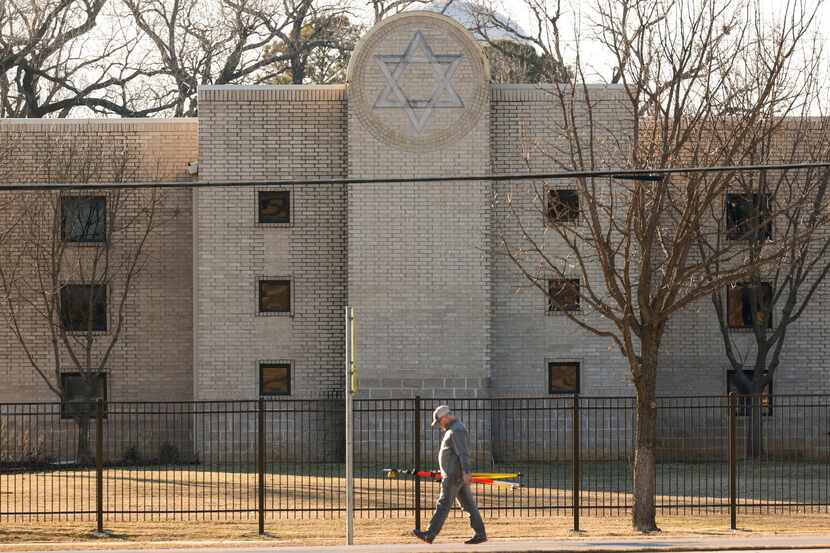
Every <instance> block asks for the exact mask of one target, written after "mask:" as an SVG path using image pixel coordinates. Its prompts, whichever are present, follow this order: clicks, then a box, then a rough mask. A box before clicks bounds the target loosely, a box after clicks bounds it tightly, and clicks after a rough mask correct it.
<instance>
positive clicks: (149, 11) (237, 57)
mask: <svg viewBox="0 0 830 553" xmlns="http://www.w3.org/2000/svg"><path fill="white" fill-rule="evenodd" d="M123 2H124V5H125V6H126V8H127V10H128V15H129V16H130V17H131V18H132V19H133V20H134V21H135V23H136V25H137V26H138V27H139V28H140V29H141V31H142V32H143V33H144V35H145V36H146V37H147V38H148V39H149V41H150V42H151V44H152V50H153V57H154V62H153V63H152V64H151V67H152V68H153V69H154V71H156V72H158V73H159V74H163V75H165V76H166V77H167V78H168V79H169V80H170V85H171V86H170V87H168V89H169V90H173V91H174V95H175V98H174V102H173V103H174V113H175V115H176V116H182V115H190V116H192V115H195V114H196V113H197V106H196V101H197V98H196V90H197V87H198V85H200V84H229V83H261V82H273V81H274V80H277V79H279V78H280V77H281V76H283V75H290V77H291V81H292V82H294V83H302V82H304V81H305V78H306V72H305V65H306V63H307V60H308V57H309V55H311V53H312V52H314V51H315V50H317V49H321V48H322V49H327V48H334V49H348V48H349V46H348V45H343V44H342V43H341V37H340V33H341V32H342V30H343V28H342V25H343V16H344V15H345V14H346V13H347V10H346V7H347V6H345V5H344V4H340V3H337V2H322V1H320V0H210V1H204V0H123Z"/></svg>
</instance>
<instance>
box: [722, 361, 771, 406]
mask: <svg viewBox="0 0 830 553" xmlns="http://www.w3.org/2000/svg"><path fill="white" fill-rule="evenodd" d="M768 374H769V373H768V372H767V371H764V376H767V375H768ZM735 376H736V375H735V370H734V369H730V370H728V371H726V393H727V394H731V393H732V392H735V393H736V394H738V396H739V397H738V416H739V417H748V416H750V414H751V411H752V401H751V399H750V398H749V397H746V396H748V395H749V393H750V390H749V389H748V388H745V387H744V385H743V384H742V382H741V381H740V380H738V379H737V378H735ZM744 376H745V377H746V378H747V379H748V380H752V376H753V371H744ZM760 396H761V413H762V415H763V416H765V417H769V416H770V415H772V382H770V383H769V384H767V385H766V386H764V389H763V391H762V392H761V394H760Z"/></svg>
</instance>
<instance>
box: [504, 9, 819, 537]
mask: <svg viewBox="0 0 830 553" xmlns="http://www.w3.org/2000/svg"><path fill="white" fill-rule="evenodd" d="M526 4H527V5H528V7H529V8H530V9H531V11H532V13H533V14H534V16H535V20H536V22H537V24H538V27H539V28H538V29H536V30H535V32H533V33H532V36H536V37H539V40H540V41H544V42H545V44H546V47H545V51H546V52H550V53H551V55H553V56H554V57H556V59H557V60H558V61H559V63H558V64H556V67H567V66H570V67H573V68H574V75H575V77H574V80H573V82H572V83H571V84H570V85H568V84H561V83H558V80H557V79H555V78H551V79H548V80H549V81H551V82H553V83H555V84H554V85H553V86H551V87H550V88H549V89H548V90H550V97H551V112H550V114H549V121H548V122H547V123H548V125H549V126H551V127H553V128H552V129H549V130H548V133H549V134H548V136H552V137H554V138H552V139H551V140H549V141H548V142H537V143H529V144H527V145H526V153H527V159H528V160H530V163H531V165H532V164H533V163H536V160H538V159H539V158H540V157H544V164H545V166H547V167H550V166H554V167H557V168H560V169H563V170H570V171H586V170H596V169H607V168H609V167H626V168H629V169H634V170H637V171H642V173H643V176H642V178H640V179H639V180H628V179H625V180H623V179H608V178H575V179H573V181H572V183H571V185H572V186H571V188H572V189H573V191H574V192H575V194H571V193H569V191H565V192H562V191H560V190H558V189H556V188H555V187H554V186H553V185H551V188H552V189H549V188H547V187H545V186H543V185H542V184H541V183H540V184H539V185H538V186H533V190H531V191H528V190H527V186H526V185H523V184H522V185H519V184H516V185H512V186H513V190H511V191H510V193H508V194H505V195H503V196H501V197H498V198H496V204H497V209H501V210H502V212H503V213H504V214H505V215H506V216H509V217H511V220H512V224H513V227H512V228H518V229H519V231H518V233H515V232H512V233H505V234H504V235H503V236H500V237H499V238H500V245H501V247H502V253H503V254H504V255H506V256H508V257H509V258H510V259H511V260H512V261H513V263H514V264H515V267H517V268H518V269H519V271H521V273H522V274H523V275H524V276H525V277H526V278H527V279H528V280H529V281H530V282H531V283H532V284H534V285H535V286H537V287H538V288H539V289H540V290H541V291H542V292H543V293H544V294H546V295H547V296H548V297H549V299H550V302H551V304H552V306H553V307H554V308H555V309H557V310H559V311H562V312H563V313H564V314H566V315H567V316H568V317H569V318H570V319H571V320H572V321H573V322H574V323H575V324H576V325H578V326H579V327H580V328H582V329H583V330H584V331H587V332H589V333H591V334H594V335H597V336H600V337H605V338H607V339H608V340H610V341H611V343H613V344H614V345H615V346H616V348H617V349H618V350H619V352H620V353H621V355H622V357H623V358H624V359H625V362H626V364H627V365H628V368H629V370H630V375H631V380H632V383H633V387H634V390H635V395H636V402H635V408H636V415H635V417H636V423H635V436H634V463H633V465H634V466H633V470H634V508H633V525H634V527H635V528H636V529H638V530H640V531H652V530H656V529H657V524H656V458H655V453H656V451H655V450H656V440H657V432H656V421H657V416H656V415H657V412H656V411H657V397H656V391H657V368H658V359H659V354H660V346H661V342H662V341H663V338H664V335H665V331H666V328H667V324H668V323H669V321H670V320H671V318H672V317H673V316H674V315H676V314H677V313H679V312H680V311H682V310H684V309H687V308H688V307H689V306H691V305H692V304H694V303H695V302H698V301H699V300H701V299H705V298H708V297H709V296H710V295H711V294H712V293H713V292H715V291H718V290H721V289H723V288H725V287H728V286H730V285H732V284H734V283H735V282H740V281H742V280H743V279H745V278H746V277H747V275H749V274H751V273H752V272H753V271H754V270H755V269H756V268H763V267H766V266H768V265H769V264H771V263H774V262H776V261H777V260H779V259H781V257H782V256H783V255H785V254H786V251H787V249H788V247H787V245H785V244H781V243H779V242H776V241H774V240H773V241H767V242H765V243H764V244H763V246H762V247H761V248H760V250H759V252H758V255H756V256H753V257H751V256H750V251H749V248H748V247H747V244H746V243H745V242H742V241H731V242H728V243H720V244H719V245H718V246H717V247H716V248H713V249H711V251H709V252H708V253H707V255H705V256H701V255H700V251H699V245H700V243H701V240H705V241H706V243H707V244H710V245H711V244H715V243H716V242H715V241H714V240H715V238H714V237H715V236H716V235H717V233H718V229H719V227H720V226H722V219H723V217H724V209H723V203H722V202H723V201H724V197H725V195H726V194H727V193H728V192H729V191H730V190H731V188H732V186H733V181H734V177H735V174H734V173H733V172H721V173H712V174H705V173H695V172H691V173H688V174H685V175H682V176H677V175H675V176H663V177H659V178H649V177H648V172H649V171H650V170H654V169H667V168H676V167H683V166H698V167H713V166H722V165H730V164H738V163H750V162H752V161H753V159H754V158H753V157H752V152H753V151H754V145H753V144H754V142H755V141H757V140H759V139H762V138H763V133H764V132H766V133H773V132H775V126H774V125H767V126H762V125H759V124H760V123H761V122H762V121H763V120H765V119H767V118H776V119H782V118H785V117H787V116H788V115H790V114H791V113H792V112H793V110H795V109H797V108H796V103H795V102H794V101H793V97H792V94H793V89H792V88H791V87H792V85H793V83H797V82H799V79H802V78H803V77H804V76H805V73H806V72H807V71H809V70H810V68H811V67H812V60H807V61H806V62H805V59H804V53H805V50H804V49H802V48H801V46H802V44H803V43H804V42H805V41H806V40H807V39H808V37H809V33H810V29H811V27H812V24H813V22H814V20H815V12H814V11H810V10H809V9H808V8H807V7H805V6H804V5H802V3H800V2H797V1H796V2H789V3H786V4H783V5H781V10H780V12H779V17H778V18H777V19H776V21H775V24H774V25H771V24H769V23H767V22H765V21H764V20H763V19H762V17H761V14H759V13H757V12H756V11H755V8H754V7H753V6H754V4H753V3H751V2H748V1H743V0H677V1H674V2H670V3H659V2H653V1H651V0H599V1H598V3H597V4H596V6H595V7H596V14H595V18H594V23H593V25H594V28H593V30H592V33H591V34H594V35H595V36H598V37H599V40H600V43H601V44H602V46H603V47H604V49H605V50H606V52H607V53H608V55H610V56H611V57H612V58H613V59H614V64H615V66H616V68H615V69H614V71H613V75H612V76H611V79H609V80H614V81H616V82H618V83H620V84H622V85H624V87H625V88H624V89H623V90H622V91H621V92H620V94H622V96H623V99H622V100H621V101H618V100H614V99H612V98H611V97H610V96H609V94H608V93H607V92H606V91H604V90H602V89H601V88H592V87H590V86H588V84H587V81H588V79H589V77H588V76H587V75H591V74H592V73H589V72H588V70H587V69H586V66H587V64H585V63H583V60H582V59H581V57H580V49H579V41H578V40H577V42H576V48H575V49H574V50H573V58H568V59H566V55H565V53H564V50H563V48H564V47H563V44H573V42H572V41H570V40H567V41H566V40H565V35H564V32H565V29H563V28H562V16H561V11H560V10H559V6H558V5H556V3H554V5H551V3H549V2H543V1H541V0H526ZM491 23H495V24H497V22H491ZM508 30H509V29H508ZM737 98H740V99H741V102H740V109H735V108H736V107H738V106H736V105H735V102H736V99H737ZM609 109H610V110H612V114H613V116H611V117H609V115H608V112H607V111H606V110H609ZM724 114H729V117H728V118H724ZM723 126H728V132H716V131H717V130H718V129H720V128H722V127H723ZM759 133H760V135H759ZM531 134H532V133H531ZM798 201H799V200H795V202H791V201H789V200H788V199H786V198H782V199H781V202H780V204H779V206H778V207H777V210H778V211H779V212H789V211H790V210H791V209H794V208H796V207H797V202H798ZM776 214H777V213H768V214H767V215H766V216H765V217H767V218H771V217H774V216H775V215H776ZM541 217H544V218H545V219H546V224H545V229H544V230H540V228H539V227H540V225H539V221H540V220H541ZM821 219H822V220H821V221H819V220H815V221H812V222H810V223H809V224H805V225H804V227H802V228H801V229H800V230H799V231H798V232H797V233H796V236H795V237H794V239H795V240H796V241H797V242H798V243H802V242H806V241H809V240H810V239H811V238H812V237H813V235H814V233H815V232H816V229H817V228H818V227H819V226H820V225H821V224H822V223H823V222H824V221H823V219H824V218H823V217H822V218H821ZM758 222H759V223H764V222H765V221H758ZM551 281H554V282H557V283H561V284H560V285H558V286H551V285H550V284H549V283H550V282H551ZM575 281H576V282H578V283H575ZM576 294H578V297H579V302H580V304H581V305H582V306H583V311H582V312H576V311H572V310H570V309H569V307H568V304H570V303H571V302H573V298H574V296H575V295H576Z"/></svg>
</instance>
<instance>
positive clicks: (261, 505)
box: [256, 398, 265, 536]
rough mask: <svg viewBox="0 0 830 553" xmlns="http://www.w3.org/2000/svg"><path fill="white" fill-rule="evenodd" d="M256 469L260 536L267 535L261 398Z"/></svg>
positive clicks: (263, 422)
mask: <svg viewBox="0 0 830 553" xmlns="http://www.w3.org/2000/svg"><path fill="white" fill-rule="evenodd" d="M256 468H257V517H258V520H259V535H260V536H264V535H265V400H264V399H263V398H259V402H258V403H257V440H256Z"/></svg>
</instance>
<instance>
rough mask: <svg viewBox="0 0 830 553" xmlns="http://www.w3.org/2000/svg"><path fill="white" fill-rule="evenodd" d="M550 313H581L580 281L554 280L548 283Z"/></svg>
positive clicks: (572, 279)
mask: <svg viewBox="0 0 830 553" xmlns="http://www.w3.org/2000/svg"><path fill="white" fill-rule="evenodd" d="M548 311H551V312H563V311H579V279H578V278H569V279H554V280H551V281H549V282H548Z"/></svg>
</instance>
